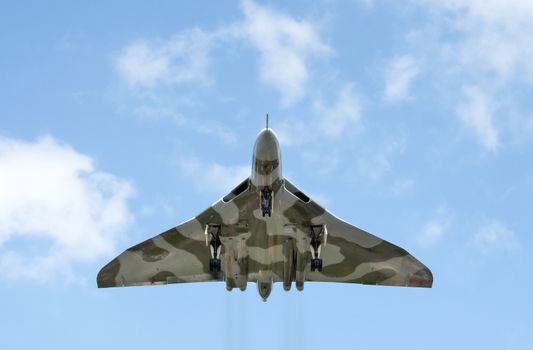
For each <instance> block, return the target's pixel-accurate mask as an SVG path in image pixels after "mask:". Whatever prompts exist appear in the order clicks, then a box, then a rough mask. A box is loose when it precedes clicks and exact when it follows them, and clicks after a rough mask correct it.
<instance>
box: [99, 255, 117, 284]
mask: <svg viewBox="0 0 533 350" xmlns="http://www.w3.org/2000/svg"><path fill="white" fill-rule="evenodd" d="M119 269H120V262H119V261H118V259H113V260H111V261H110V262H109V263H108V264H107V265H105V266H104V267H102V269H101V270H100V272H98V275H97V276H96V285H97V286H98V288H109V287H116V286H117V284H116V277H117V275H118V271H119Z"/></svg>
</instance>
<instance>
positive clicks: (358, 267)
mask: <svg viewBox="0 0 533 350" xmlns="http://www.w3.org/2000/svg"><path fill="white" fill-rule="evenodd" d="M285 182H286V188H287V190H289V191H290V192H291V193H293V194H294V195H295V196H296V197H298V198H299V201H298V204H297V206H299V208H298V209H297V210H295V211H294V212H298V213H299V214H298V215H300V216H303V217H305V218H306V219H308V220H309V222H310V223H311V224H313V225H325V227H326V228H327V241H326V242H325V244H323V245H322V247H321V259H322V261H323V267H322V271H320V272H319V271H314V272H309V273H308V274H307V277H306V279H307V280H308V281H321V282H349V283H362V284H376V285H389V286H410V287H431V286H432V284H433V276H432V274H431V271H430V270H429V269H428V268H427V267H426V266H424V265H423V264H422V263H421V262H420V261H418V260H417V259H416V258H414V257H413V256H412V255H411V254H409V253H408V252H407V251H406V250H404V249H402V248H400V247H398V246H396V245H394V244H392V243H389V242H387V241H385V240H383V239H381V238H379V237H377V236H375V235H373V234H370V233H368V232H366V231H364V230H361V229H359V228H357V227H355V226H353V225H351V224H348V223H346V222H345V221H343V220H341V219H339V218H337V217H335V216H334V215H333V214H331V213H330V212H328V211H327V210H325V209H324V208H322V207H321V206H320V205H318V204H317V203H315V202H314V201H313V200H312V199H310V198H309V197H308V196H306V195H305V194H303V192H302V191H300V190H298V189H297V188H296V187H295V186H294V185H293V184H291V183H290V182H288V181H287V180H285Z"/></svg>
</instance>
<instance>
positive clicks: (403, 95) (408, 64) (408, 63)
mask: <svg viewBox="0 0 533 350" xmlns="http://www.w3.org/2000/svg"><path fill="white" fill-rule="evenodd" d="M419 72H420V68H419V64H418V62H417V61H416V60H415V58H414V57H413V56H410V55H400V56H396V57H394V58H393V59H392V60H391V61H390V62H389V64H388V65H387V67H386V69H385V92H384V97H385V101H387V102H399V101H402V100H405V99H407V98H409V96H410V89H411V84H412V82H413V80H414V79H415V78H416V76H417V75H418V74H419Z"/></svg>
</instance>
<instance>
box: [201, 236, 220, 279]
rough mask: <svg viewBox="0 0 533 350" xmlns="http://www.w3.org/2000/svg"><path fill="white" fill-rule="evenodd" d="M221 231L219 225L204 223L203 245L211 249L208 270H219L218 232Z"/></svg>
mask: <svg viewBox="0 0 533 350" xmlns="http://www.w3.org/2000/svg"><path fill="white" fill-rule="evenodd" d="M221 231H222V229H221V226H220V225H206V226H205V245H206V246H208V247H209V250H210V251H211V258H210V259H209V271H210V272H215V273H217V272H220V266H221V262H220V246H221V245H222V242H221V241H220V232H221Z"/></svg>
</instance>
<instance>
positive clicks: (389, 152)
mask: <svg viewBox="0 0 533 350" xmlns="http://www.w3.org/2000/svg"><path fill="white" fill-rule="evenodd" d="M404 150H405V138H397V139H390V140H389V141H388V142H386V143H385V144H383V145H381V146H379V147H378V148H376V149H372V150H369V151H365V152H364V153H361V154H360V155H359V158H358V161H357V165H358V170H359V173H360V174H361V175H363V176H365V177H367V178H368V179H370V180H372V181H377V180H379V179H381V178H382V177H383V176H384V175H385V174H386V173H388V172H389V171H390V170H391V168H392V164H391V158H392V157H394V156H395V155H397V154H401V153H403V152H404Z"/></svg>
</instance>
